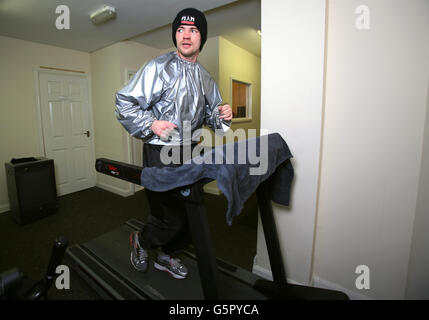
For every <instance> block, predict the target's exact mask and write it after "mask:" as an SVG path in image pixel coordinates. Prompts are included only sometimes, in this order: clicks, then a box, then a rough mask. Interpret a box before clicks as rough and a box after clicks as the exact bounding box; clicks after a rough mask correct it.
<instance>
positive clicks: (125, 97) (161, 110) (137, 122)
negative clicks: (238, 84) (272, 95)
mask: <svg viewBox="0 0 429 320" xmlns="http://www.w3.org/2000/svg"><path fill="white" fill-rule="evenodd" d="M221 101H222V98H221V96H220V93H219V89H218V87H217V85H216V83H215V81H214V80H213V78H212V77H211V76H210V74H209V73H208V72H207V71H206V70H205V69H204V68H203V66H201V64H200V63H199V62H195V63H192V62H188V61H185V60H183V59H181V58H180V57H178V55H177V53H176V52H169V53H167V54H164V55H162V56H159V57H157V58H155V59H154V60H152V61H150V62H148V63H147V64H146V65H145V66H144V67H142V68H140V70H139V71H138V72H137V73H136V74H135V76H134V77H133V78H132V79H131V81H130V82H129V83H128V84H127V85H126V86H125V87H124V88H122V89H121V90H119V91H118V92H117V93H116V110H115V114H116V117H117V118H118V120H119V122H120V123H121V124H122V125H123V126H124V127H125V129H126V130H127V131H128V132H129V133H130V134H131V135H132V136H135V137H139V138H142V139H143V140H144V142H145V143H150V144H158V145H179V144H183V143H189V142H190V141H189V142H188V141H184V139H183V132H184V128H183V123H184V122H187V123H190V124H191V130H192V140H193V141H194V142H196V141H198V140H199V135H200V133H199V130H197V129H200V128H201V127H202V126H203V124H205V125H208V126H209V127H210V128H212V129H213V130H216V133H218V134H219V133H220V134H224V133H225V132H226V131H228V129H229V128H230V126H231V121H225V120H223V119H219V110H218V108H217V107H218V105H219V104H220V103H221ZM154 120H166V121H169V122H172V123H174V124H175V125H176V126H177V129H176V130H177V132H175V134H173V135H172V138H171V139H170V140H169V141H163V140H161V138H160V137H158V136H157V135H155V134H154V133H153V132H152V129H151V126H152V123H153V121H154ZM186 130H188V132H189V128H188V129H186ZM188 135H189V136H190V134H188Z"/></svg>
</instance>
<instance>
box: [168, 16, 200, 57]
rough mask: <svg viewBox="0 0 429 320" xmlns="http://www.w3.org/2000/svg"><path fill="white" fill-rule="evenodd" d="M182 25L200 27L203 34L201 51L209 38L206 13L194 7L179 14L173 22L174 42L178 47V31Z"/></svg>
mask: <svg viewBox="0 0 429 320" xmlns="http://www.w3.org/2000/svg"><path fill="white" fill-rule="evenodd" d="M180 25H187V26H196V27H197V28H198V30H199V31H200V34H201V45H200V51H201V50H203V46H204V44H205V43H206V40H207V20H206V17H205V15H204V13H202V12H201V11H199V10H197V9H194V8H187V9H183V10H182V11H180V12H179V13H178V14H177V16H176V18H175V19H174V21H173V24H172V33H173V43H174V46H175V47H176V48H177V43H176V31H177V29H178V28H179V26H180Z"/></svg>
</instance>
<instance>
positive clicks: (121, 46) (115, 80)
mask: <svg viewBox="0 0 429 320" xmlns="http://www.w3.org/2000/svg"><path fill="white" fill-rule="evenodd" d="M160 53H161V52H160V50H157V49H154V48H151V47H148V46H145V45H142V44H139V43H136V42H132V41H121V42H118V43H115V44H113V45H111V46H109V47H106V48H103V49H100V50H97V51H95V52H92V53H91V74H92V95H93V108H94V127H95V128H94V129H95V156H96V158H99V157H105V158H109V159H113V160H118V161H124V162H132V161H131V140H130V139H129V134H128V133H127V131H126V130H125V129H124V128H123V127H122V126H121V124H120V123H119V122H118V120H117V119H116V117H115V93H116V92H117V91H118V90H119V89H121V88H122V87H123V86H124V85H125V83H126V82H127V81H126V72H127V70H130V71H137V70H138V69H139V68H140V67H141V66H143V65H144V64H145V63H146V62H148V61H149V60H151V59H153V58H155V57H156V56H158V55H160ZM140 151H141V150H140ZM97 186H99V187H101V188H104V189H106V190H109V191H112V192H115V193H118V194H121V195H124V196H127V195H130V194H132V193H133V189H132V184H131V183H128V182H125V181H121V180H118V179H115V178H112V177H109V176H106V175H103V174H99V173H97Z"/></svg>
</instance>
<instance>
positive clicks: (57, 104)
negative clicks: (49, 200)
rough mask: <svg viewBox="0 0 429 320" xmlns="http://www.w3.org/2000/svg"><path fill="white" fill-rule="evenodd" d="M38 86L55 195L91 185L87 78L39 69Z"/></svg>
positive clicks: (91, 160) (92, 173) (92, 157)
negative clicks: (53, 176) (54, 182)
mask: <svg viewBox="0 0 429 320" xmlns="http://www.w3.org/2000/svg"><path fill="white" fill-rule="evenodd" d="M39 90H40V109H41V116H42V129H43V140H44V146H45V154H46V157H47V158H50V159H53V160H54V164H55V178H56V183H57V191H58V195H64V194H68V193H71V192H76V191H79V190H83V189H87V188H90V187H93V186H94V185H95V169H94V156H93V138H92V132H91V123H92V122H91V119H90V112H89V98H88V81H87V79H86V78H85V77H82V76H78V75H76V76H75V75H62V74H53V73H42V72H40V73H39Z"/></svg>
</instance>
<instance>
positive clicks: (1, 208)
mask: <svg viewBox="0 0 429 320" xmlns="http://www.w3.org/2000/svg"><path fill="white" fill-rule="evenodd" d="M8 211H10V205H9V203H6V204H0V213H3V212H8Z"/></svg>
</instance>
